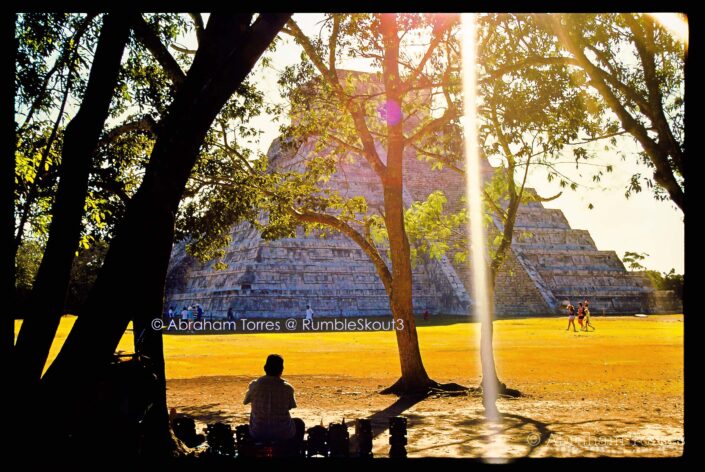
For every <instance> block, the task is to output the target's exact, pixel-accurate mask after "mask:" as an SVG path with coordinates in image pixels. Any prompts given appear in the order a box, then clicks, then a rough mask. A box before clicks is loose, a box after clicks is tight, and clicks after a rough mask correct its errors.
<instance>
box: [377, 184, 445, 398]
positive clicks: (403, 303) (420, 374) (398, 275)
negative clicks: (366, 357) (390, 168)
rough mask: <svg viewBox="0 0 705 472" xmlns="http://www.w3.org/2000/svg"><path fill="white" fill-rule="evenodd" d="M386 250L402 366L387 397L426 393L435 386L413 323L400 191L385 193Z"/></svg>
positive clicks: (389, 190) (390, 294)
mask: <svg viewBox="0 0 705 472" xmlns="http://www.w3.org/2000/svg"><path fill="white" fill-rule="evenodd" d="M384 200H385V212H386V217H387V220H386V221H387V232H388V234H389V250H390V253H391V259H392V284H391V293H389V304H390V308H391V310H392V316H393V317H394V320H395V324H397V323H399V325H397V326H396V328H397V329H396V335H397V347H398V349H399V361H400V364H401V378H400V379H399V381H398V382H397V383H396V384H395V385H393V386H392V387H390V390H389V392H390V393H392V392H393V393H400V394H403V393H413V392H424V393H425V392H428V389H429V387H432V386H435V385H437V384H436V382H434V381H432V380H431V379H430V378H429V376H428V374H427V373H426V369H425V367H424V365H423V360H422V359H421V351H420V350H419V340H418V336H417V332H416V321H415V319H414V307H413V299H412V295H413V294H412V271H411V254H410V250H409V240H408V238H407V235H406V231H405V229H404V205H403V202H402V193H401V191H400V190H399V189H389V188H387V187H385V191H384Z"/></svg>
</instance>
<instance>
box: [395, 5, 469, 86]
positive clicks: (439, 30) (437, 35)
mask: <svg viewBox="0 0 705 472" xmlns="http://www.w3.org/2000/svg"><path fill="white" fill-rule="evenodd" d="M457 21H458V15H452V16H451V15H443V16H441V18H440V20H438V21H437V22H436V24H435V25H434V26H433V31H432V33H431V36H432V38H431V43H430V44H429V45H428V49H426V52H425V53H424V55H423V57H422V58H421V61H420V62H419V63H418V65H417V66H416V68H415V69H413V71H412V72H411V74H410V75H409V77H408V78H407V79H406V80H405V81H404V83H403V84H402V86H401V93H405V92H407V91H409V90H410V87H411V86H412V84H413V83H415V82H416V81H417V80H418V78H419V76H420V74H421V72H423V69H424V67H426V63H428V61H429V59H431V56H433V53H434V52H435V50H436V48H437V47H438V44H440V42H441V41H442V39H443V34H444V33H445V32H446V31H448V29H450V27H451V26H452V25H453V24H454V23H455V22H457Z"/></svg>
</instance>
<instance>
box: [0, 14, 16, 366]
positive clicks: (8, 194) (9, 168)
mask: <svg viewBox="0 0 705 472" xmlns="http://www.w3.org/2000/svg"><path fill="white" fill-rule="evenodd" d="M2 30H3V31H6V32H7V33H6V39H7V40H8V42H9V43H10V48H9V49H10V53H9V54H6V56H5V57H6V59H5V61H4V66H5V67H6V70H5V71H4V73H3V82H2V83H3V86H2V89H3V90H13V91H14V90H15V51H17V38H16V37H15V15H7V14H6V15H5V16H3V22H2ZM6 44H7V43H6ZM13 105H14V103H12V102H11V101H10V100H7V101H5V102H3V110H2V112H3V120H2V122H3V123H5V125H4V126H3V127H2V129H4V130H5V132H6V133H7V136H6V138H7V142H8V143H10V145H9V146H8V147H7V148H6V149H3V151H4V153H3V156H4V157H3V159H2V167H0V176H1V178H2V181H0V214H2V223H0V228H4V229H3V230H2V249H0V251H2V252H1V255H0V257H2V259H1V260H0V273H3V274H5V277H4V278H3V281H2V289H1V291H0V297H1V298H0V299H2V300H4V305H5V307H6V309H5V310H4V313H2V315H0V319H1V320H2V321H0V323H2V326H1V328H2V332H1V333H0V337H1V338H2V339H1V340H0V344H2V350H1V351H0V352H1V353H2V354H3V355H4V354H8V356H4V358H5V359H11V357H10V356H9V354H10V353H11V352H12V347H13V345H14V343H15V319H14V315H15V303H14V302H15V261H14V251H13V241H14V235H13V228H14V227H15V221H14V217H13V215H14V213H13V209H14V199H15V143H16V142H17V140H16V139H15V136H14V132H15V129H16V126H17V125H16V124H15V111H14V106H13ZM8 308H9V309H8Z"/></svg>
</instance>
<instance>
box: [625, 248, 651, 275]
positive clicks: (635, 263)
mask: <svg viewBox="0 0 705 472" xmlns="http://www.w3.org/2000/svg"><path fill="white" fill-rule="evenodd" d="M647 257H649V255H648V254H647V253H645V252H632V251H626V252H625V253H624V256H622V261H623V262H624V263H625V264H626V265H627V267H628V268H629V270H646V267H644V266H643V265H642V264H641V263H642V262H643V261H644V259H646V258H647Z"/></svg>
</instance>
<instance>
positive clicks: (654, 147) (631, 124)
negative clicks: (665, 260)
mask: <svg viewBox="0 0 705 472" xmlns="http://www.w3.org/2000/svg"><path fill="white" fill-rule="evenodd" d="M550 21H551V22H552V26H553V28H554V30H555V31H556V32H557V34H558V36H559V38H561V40H562V41H563V44H564V45H565V47H566V48H567V49H568V51H569V52H570V53H571V54H572V55H573V56H574V57H575V59H576V60H577V61H578V63H579V65H580V67H582V68H583V69H584V70H585V71H586V72H587V74H588V75H589V76H590V79H591V82H590V84H591V85H592V86H593V87H594V88H595V90H597V92H598V93H599V94H600V95H601V96H602V98H603V99H604V100H605V102H606V103H607V105H608V106H609V107H610V109H611V110H612V111H613V112H614V113H615V115H617V117H618V118H619V120H620V122H621V124H622V127H623V128H624V129H625V130H626V131H628V132H629V133H631V134H632V136H634V137H635V138H636V139H637V141H639V144H641V146H642V148H643V149H644V151H645V152H646V154H647V155H648V156H649V158H650V160H651V162H652V163H653V164H654V167H655V168H656V171H655V172H654V180H655V181H656V182H657V183H658V184H659V185H661V186H662V187H663V188H664V189H665V190H666V191H667V192H668V194H669V196H670V197H671V200H673V202H674V203H675V204H676V205H678V207H679V208H680V209H681V210H684V205H685V194H684V192H683V189H682V188H681V187H680V185H679V183H678V181H677V180H676V178H675V176H674V175H673V171H672V170H671V166H670V163H669V161H668V154H667V153H665V152H664V151H663V149H662V148H661V146H659V145H658V144H657V143H656V142H654V141H653V140H652V139H651V137H649V135H648V133H647V131H646V128H644V126H643V125H642V124H641V123H639V122H638V121H637V120H636V119H635V118H634V117H633V116H632V115H631V114H630V113H629V111H627V110H626V108H625V107H624V106H623V105H622V104H621V103H620V101H619V99H618V98H617V97H616V96H615V95H614V93H613V92H612V90H611V89H610V88H609V87H608V86H607V84H606V82H605V80H604V78H603V76H602V74H601V73H600V72H601V69H599V68H598V67H596V66H595V65H594V64H593V63H592V62H590V60H589V59H588V58H587V57H586V56H585V53H584V51H583V50H584V46H583V44H584V41H583V39H582V38H580V37H577V36H576V37H573V36H572V35H571V34H570V32H568V31H567V30H566V28H565V27H564V26H563V25H562V24H561V23H560V21H559V20H558V18H553V17H551V20H550Z"/></svg>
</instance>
